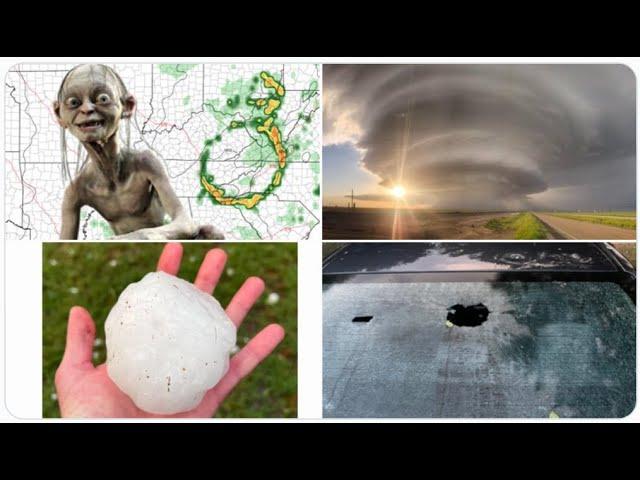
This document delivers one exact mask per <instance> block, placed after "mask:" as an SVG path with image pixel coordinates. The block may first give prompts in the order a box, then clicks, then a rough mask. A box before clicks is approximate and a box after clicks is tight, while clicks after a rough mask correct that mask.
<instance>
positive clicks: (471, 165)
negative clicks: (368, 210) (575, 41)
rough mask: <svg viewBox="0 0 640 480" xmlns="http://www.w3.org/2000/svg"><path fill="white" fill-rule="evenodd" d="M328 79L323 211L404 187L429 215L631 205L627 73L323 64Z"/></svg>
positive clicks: (617, 69) (631, 98) (631, 99)
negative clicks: (348, 199)
mask: <svg viewBox="0 0 640 480" xmlns="http://www.w3.org/2000/svg"><path fill="white" fill-rule="evenodd" d="M323 80H324V91H323V98H324V102H323V105H324V145H325V150H324V170H323V177H324V192H325V196H326V199H325V204H333V203H336V202H337V199H339V198H341V197H343V196H344V195H345V194H347V193H349V192H350V190H351V188H352V187H353V188H354V189H355V191H356V195H358V196H360V198H361V199H362V200H365V199H366V200H380V201H382V202H385V201H388V200H389V198H390V197H389V188H390V187H392V186H394V185H402V186H403V187H405V188H406V190H407V191H408V192H409V193H408V197H407V200H408V201H409V203H410V204H412V205H421V206H432V207H436V208H470V209H474V210H489V209H527V208H544V209H583V210H588V209H628V208H635V181H636V174H635V134H636V127H635V104H636V100H635V95H636V93H635V77H634V75H633V73H632V72H631V70H629V69H628V68H627V67H625V66H623V65H325V67H324V73H323ZM402 165H404V166H403V167H402ZM361 204H362V203H361Z"/></svg>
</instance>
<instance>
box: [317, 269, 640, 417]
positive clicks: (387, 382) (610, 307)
mask: <svg viewBox="0 0 640 480" xmlns="http://www.w3.org/2000/svg"><path fill="white" fill-rule="evenodd" d="M323 304H324V312H323V313H324V315H323V325H324V327H323V328H324V331H323V336H324V339H323V344H324V347H323V364H324V385H323V408H324V415H325V416H326V417H543V418H547V417H555V416H558V417H607V418H611V417H623V416H626V415H627V414H629V413H630V412H631V411H632V410H633V408H634V406H635V376H636V360H635V355H636V354H635V338H636V334H635V305H634V304H633V302H632V300H631V299H630V298H629V296H628V295H627V294H626V293H625V292H624V291H623V290H622V289H621V288H620V287H619V286H618V285H617V284H615V283H610V282H555V281H552V282H520V281H517V282H460V283H455V282H417V283H410V282H409V283H406V282H403V283H335V284H331V285H325V291H324V298H323ZM479 305H480V306H482V307H484V308H485V309H486V310H487V311H488V312H489V313H488V315H486V318H484V319H483V318H482V315H483V313H482V312H484V310H483V308H482V307H479ZM454 306H458V307H457V310H456V309H453V308H452V307H454ZM457 314H460V315H459V318H458V317H456V315H457ZM467 314H468V315H467ZM465 315H466V316H467V317H469V318H471V320H472V321H471V322H470V323H478V325H477V326H458V325H456V322H457V323H464V322H466V321H467V320H465V318H466V317H465ZM358 318H359V320H355V319H358ZM476 320H477V321H476Z"/></svg>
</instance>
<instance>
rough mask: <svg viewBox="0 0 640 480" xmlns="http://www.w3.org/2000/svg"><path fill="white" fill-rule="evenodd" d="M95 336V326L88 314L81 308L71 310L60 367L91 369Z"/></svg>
mask: <svg viewBox="0 0 640 480" xmlns="http://www.w3.org/2000/svg"><path fill="white" fill-rule="evenodd" d="M95 336H96V326H95V324H94V323H93V320H92V318H91V315H90V314H89V312H87V311H86V310H85V309H84V308H82V307H77V306H76V307H73V308H71V311H70V312H69V323H68V325H67V344H66V346H65V349H64V355H63V356H62V363H61V364H60V366H65V367H75V368H78V367H93V363H92V361H91V360H92V356H91V355H92V352H93V341H94V339H95Z"/></svg>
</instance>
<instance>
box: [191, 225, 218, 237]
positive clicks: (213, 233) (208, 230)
mask: <svg viewBox="0 0 640 480" xmlns="http://www.w3.org/2000/svg"><path fill="white" fill-rule="evenodd" d="M195 238H196V239H197V240H224V234H223V233H222V232H221V231H220V230H218V229H217V228H216V227H214V226H213V225H200V226H199V227H198V233H196V236H195Z"/></svg>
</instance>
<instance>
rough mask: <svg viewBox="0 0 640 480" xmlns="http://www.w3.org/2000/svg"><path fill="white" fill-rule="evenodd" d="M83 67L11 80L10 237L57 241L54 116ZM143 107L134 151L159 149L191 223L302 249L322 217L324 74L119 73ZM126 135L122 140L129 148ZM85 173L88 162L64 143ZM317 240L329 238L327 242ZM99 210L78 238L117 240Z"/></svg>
mask: <svg viewBox="0 0 640 480" xmlns="http://www.w3.org/2000/svg"><path fill="white" fill-rule="evenodd" d="M73 66H74V65H73V64H64V65H60V64H42V65H33V64H21V65H16V66H15V67H13V68H12V69H11V70H10V71H9V72H8V73H7V75H6V77H5V200H6V202H5V232H6V233H5V235H6V238H9V239H40V240H49V239H57V238H58V237H59V232H60V220H61V210H60V207H61V205H62V197H63V193H64V189H65V180H64V175H63V165H62V152H61V145H62V139H61V133H60V127H59V126H58V123H57V121H56V118H55V114H54V112H53V106H52V104H53V101H54V100H55V97H56V94H57V91H58V88H59V86H60V83H61V81H62V79H63V77H64V75H65V74H66V73H67V71H69V70H70V69H71V68H72V67H73ZM110 66H111V67H113V68H114V69H115V70H116V71H117V72H118V74H119V75H120V77H121V78H122V80H123V82H124V84H125V85H126V86H127V89H128V90H129V91H130V92H131V93H133V95H134V96H135V97H136V100H137V107H136V112H135V115H134V118H132V120H131V121H130V129H129V130H130V133H129V134H128V136H129V140H128V142H129V144H130V147H131V148H132V149H135V150H151V151H153V152H154V154H155V155H156V156H157V157H158V158H159V159H160V160H161V161H162V162H163V163H164V165H165V168H166V170H167V173H168V175H169V178H170V180H171V184H172V186H173V188H174V190H175V191H176V193H177V195H178V197H179V198H180V200H181V201H182V203H183V205H184V206H185V208H187V209H188V211H189V212H190V214H191V216H192V218H193V219H194V220H195V221H196V222H198V223H201V224H213V225H214V226H216V227H217V228H219V229H220V230H222V231H223V232H224V234H225V238H227V239H251V240H258V239H269V240H291V241H295V240H300V239H306V238H309V237H310V236H311V235H315V234H316V233H315V232H317V231H318V229H317V228H316V227H317V226H318V225H319V217H320V186H319V183H320V180H319V177H320V152H321V139H320V131H321V126H320V125H321V118H320V104H321V102H320V87H319V85H320V66H319V65H316V64H284V65H283V64H270V65H266V64H234V65H231V64H228V65H221V64H110ZM126 130H127V128H126V125H124V124H122V126H121V129H120V135H121V137H122V139H123V142H125V143H126V142H127V132H126ZM66 148H67V162H68V164H69V168H70V170H71V172H72V174H73V172H77V171H78V170H79V168H81V166H82V164H83V163H84V162H85V161H87V153H86V152H85V151H84V148H83V147H82V146H81V145H79V143H78V142H77V140H76V139H75V138H73V137H72V136H71V135H70V134H67V135H66ZM318 235H319V234H318ZM112 236H113V233H112V231H111V228H110V227H109V224H108V223H107V222H106V221H105V220H104V219H103V218H102V217H101V216H100V215H99V213H98V212H97V211H95V210H94V209H92V208H90V207H86V206H85V207H83V209H82V211H81V221H80V232H79V235H78V238H79V239H86V240H99V239H105V238H109V237H112Z"/></svg>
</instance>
